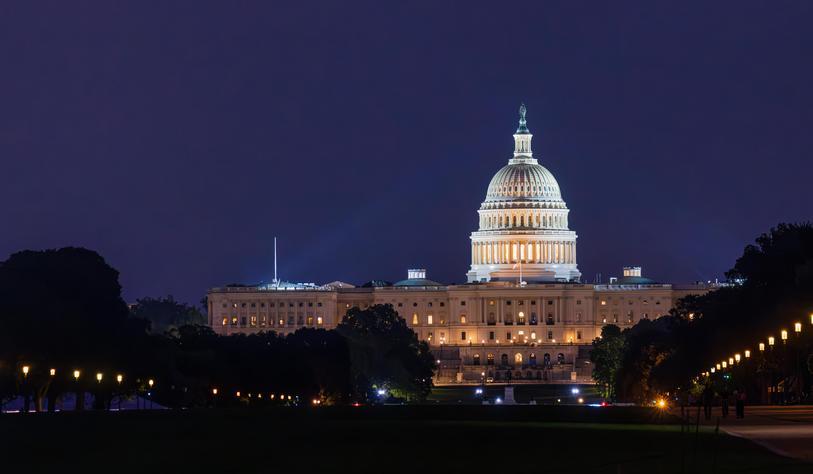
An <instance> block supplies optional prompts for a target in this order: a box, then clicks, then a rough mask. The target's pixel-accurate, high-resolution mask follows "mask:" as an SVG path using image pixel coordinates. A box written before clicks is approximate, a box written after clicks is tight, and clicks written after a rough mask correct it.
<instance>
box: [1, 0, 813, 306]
mask: <svg viewBox="0 0 813 474" xmlns="http://www.w3.org/2000/svg"><path fill="white" fill-rule="evenodd" d="M147 3H151V5H150V6H147V5H146V4H147ZM168 3H172V5H168ZM404 3H407V2H381V1H377V2H369V3H356V2H339V1H326V2H316V1H313V2H305V1H296V2H290V3H287V2H284V3H283V2H271V1H257V2H204V1H189V2H177V3H176V2H142V1H133V2H108V1H99V2H79V1H76V2H66V1H54V2H24V1H20V2H14V3H13V4H12V2H4V3H3V4H1V5H0V68H2V69H1V70H0V160H2V173H0V222H2V226H1V227H0V259H4V258H6V256H7V255H9V254H10V253H12V252H14V251H17V250H21V249H27V248H32V249H43V248H54V247H62V246H84V247H88V248H91V249H94V250H97V251H98V252H100V253H101V254H102V255H103V256H104V257H105V258H106V259H107V260H108V262H109V263H110V264H111V265H113V266H114V267H115V268H117V269H118V270H119V271H120V272H121V282H122V285H123V286H124V293H125V297H126V299H127V300H128V301H133V300H134V299H136V298H139V297H143V296H159V295H166V294H172V295H175V297H176V298H178V299H180V300H182V301H188V302H193V303H197V302H198V301H199V300H200V298H201V297H202V296H203V295H204V293H205V291H206V289H207V288H209V287H212V286H218V285H224V284H227V283H234V282H240V283H256V282H260V281H268V280H270V279H271V278H272V276H273V273H272V272H273V237H274V236H277V237H278V238H279V244H278V248H279V257H280V258H279V272H280V276H281V277H282V278H284V279H287V280H293V281H307V282H318V283H324V282H327V281H331V280H344V281H349V282H353V283H357V284H359V283H362V282H364V281H367V280H370V279H373V278H376V279H388V280H398V279H401V278H405V276H406V269H407V268H408V267H412V266H421V267H426V268H427V269H428V273H429V275H428V276H429V277H430V278H432V279H435V280H439V281H442V282H462V281H465V272H466V271H467V270H468V266H469V263H470V262H469V259H470V250H469V239H468V236H469V233H470V232H471V231H472V230H475V228H476V226H477V214H476V209H477V208H478V207H479V205H480V203H481V201H482V200H483V199H484V197H485V191H486V187H487V185H488V182H489V180H490V179H491V177H492V175H493V174H494V173H495V172H496V171H497V170H498V169H499V168H500V167H502V166H503V165H505V164H506V163H507V160H508V158H509V157H510V156H511V153H512V151H513V140H512V137H511V135H512V133H513V132H514V130H515V129H516V122H517V109H518V107H519V105H520V102H525V104H526V105H527V106H528V126H529V128H530V129H531V132H532V133H534V141H533V145H534V152H535V153H534V154H535V157H536V158H538V159H540V163H541V164H543V165H544V166H546V167H547V168H548V169H550V170H551V172H552V173H553V174H554V176H556V178H557V179H558V181H559V184H560V186H561V188H562V192H563V196H564V198H565V200H566V201H567V204H568V207H569V208H570V209H571V213H570V227H571V229H573V230H575V231H576V232H577V233H578V235H579V240H578V252H579V268H580V270H581V271H582V273H583V279H584V280H585V281H588V282H592V281H593V279H594V276H595V274H596V273H599V272H600V273H602V274H603V276H604V280H605V281H606V279H607V278H608V277H609V276H613V275H618V274H619V273H620V268H621V266H622V265H628V264H638V265H642V266H643V268H644V274H645V275H647V276H650V277H652V278H656V279H659V280H662V281H670V282H691V281H695V280H699V279H702V280H707V279H714V278H716V277H722V276H723V273H724V272H725V271H726V270H727V269H729V268H730V267H731V265H732V264H733V263H734V260H735V259H736V257H737V256H738V255H740V254H741V252H742V249H743V247H744V246H745V245H746V244H747V243H749V242H752V241H753V239H754V238H755V237H756V236H757V235H758V234H760V233H762V232H764V231H767V230H768V229H769V228H770V227H771V226H773V225H775V224H777V223H778V222H780V221H801V220H808V219H810V218H811V214H812V213H811V209H813V206H811V204H813V198H811V189H810V183H811V179H813V159H811V158H812V156H811V150H813V133H811V127H812V126H813V28H811V24H813V2H804V1H794V2H753V1H735V2H707V1H706V2H697V3H694V4H690V2H684V1H675V2H652V1H641V2H589V3H588V2H573V1H562V2H555V3H554V2H531V1H526V2H520V3H515V4H512V3H509V2H474V1H465V2H464V1H461V2H439V1H431V2H421V5H418V4H417V3H419V2H414V3H415V4H413V5H405V4H404ZM409 3H413V2H409Z"/></svg>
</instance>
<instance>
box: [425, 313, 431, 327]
mask: <svg viewBox="0 0 813 474" xmlns="http://www.w3.org/2000/svg"><path fill="white" fill-rule="evenodd" d="M426 324H430V325H431V324H432V315H431V314H427V315H426Z"/></svg>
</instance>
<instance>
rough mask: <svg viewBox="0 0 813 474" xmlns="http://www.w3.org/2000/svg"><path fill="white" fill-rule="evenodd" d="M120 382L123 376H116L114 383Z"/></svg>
mask: <svg viewBox="0 0 813 474" xmlns="http://www.w3.org/2000/svg"><path fill="white" fill-rule="evenodd" d="M122 380H124V376H123V375H121V374H118V375H116V382H118V383H121V381H122Z"/></svg>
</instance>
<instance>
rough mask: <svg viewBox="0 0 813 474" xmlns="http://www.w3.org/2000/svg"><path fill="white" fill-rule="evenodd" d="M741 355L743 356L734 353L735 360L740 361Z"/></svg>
mask: <svg viewBox="0 0 813 474" xmlns="http://www.w3.org/2000/svg"><path fill="white" fill-rule="evenodd" d="M741 357H742V356H740V355H739V354H734V360H735V361H737V362H739V361H740V358H741Z"/></svg>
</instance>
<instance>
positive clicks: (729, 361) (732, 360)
mask: <svg viewBox="0 0 813 474" xmlns="http://www.w3.org/2000/svg"><path fill="white" fill-rule="evenodd" d="M728 365H734V358H733V357H729V358H728Z"/></svg>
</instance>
